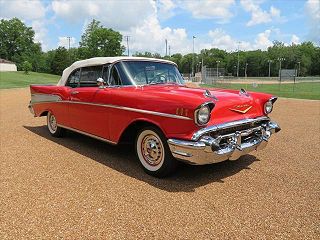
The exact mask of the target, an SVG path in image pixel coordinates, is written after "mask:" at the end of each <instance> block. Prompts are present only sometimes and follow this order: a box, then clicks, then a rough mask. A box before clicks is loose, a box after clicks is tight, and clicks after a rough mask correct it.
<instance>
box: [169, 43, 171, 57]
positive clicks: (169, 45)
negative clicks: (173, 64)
mask: <svg viewBox="0 0 320 240" xmlns="http://www.w3.org/2000/svg"><path fill="white" fill-rule="evenodd" d="M170 50H171V47H170V45H169V57H171V54H170Z"/></svg>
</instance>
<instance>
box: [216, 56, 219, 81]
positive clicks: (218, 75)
mask: <svg viewBox="0 0 320 240" xmlns="http://www.w3.org/2000/svg"><path fill="white" fill-rule="evenodd" d="M216 62H217V80H218V77H219V62H220V61H219V60H217V61H216Z"/></svg>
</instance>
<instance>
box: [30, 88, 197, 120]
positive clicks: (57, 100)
mask: <svg viewBox="0 0 320 240" xmlns="http://www.w3.org/2000/svg"><path fill="white" fill-rule="evenodd" d="M33 95H48V96H47V97H45V96H44V97H42V98H40V100H38V101H35V100H34V99H32V96H33ZM40 103H72V104H82V105H93V106H100V107H107V108H115V109H121V110H124V111H131V112H138V113H145V114H151V115H155V116H161V117H169V118H175V119H182V120H193V119H192V118H189V117H185V116H179V115H175V114H169V113H161V112H155V111H150V110H144V109H139V108H130V107H123V106H117V105H112V104H99V103H88V102H79V101H65V100H61V98H60V96H58V95H53V94H32V95H31V105H32V104H40Z"/></svg>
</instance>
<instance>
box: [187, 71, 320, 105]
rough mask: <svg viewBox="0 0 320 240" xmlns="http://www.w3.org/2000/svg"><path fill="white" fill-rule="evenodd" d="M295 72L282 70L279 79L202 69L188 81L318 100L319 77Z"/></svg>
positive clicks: (210, 85) (216, 86) (202, 84)
mask: <svg viewBox="0 0 320 240" xmlns="http://www.w3.org/2000/svg"><path fill="white" fill-rule="evenodd" d="M296 73H297V72H296V70H292V69H283V71H281V79H280V77H241V78H237V77H235V76H228V75H227V76H226V75H225V69H224V68H218V69H217V68H205V67H204V68H203V69H202V72H199V73H196V75H195V77H193V78H189V79H188V80H189V81H192V82H195V83H197V84H198V85H201V86H202V87H213V88H226V89H240V88H245V89H246V90H248V91H254V92H266V93H271V94H274V95H278V96H282V97H290V98H304V99H319V100H320V77H296Z"/></svg>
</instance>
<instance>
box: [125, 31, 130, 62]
mask: <svg viewBox="0 0 320 240" xmlns="http://www.w3.org/2000/svg"><path fill="white" fill-rule="evenodd" d="M124 38H125V40H126V41H127V50H128V57H129V55H130V50H129V38H130V36H124Z"/></svg>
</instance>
